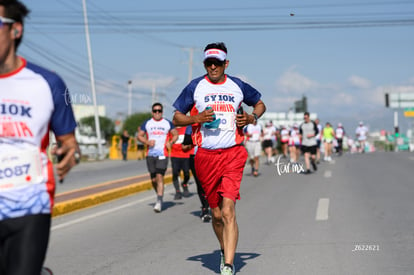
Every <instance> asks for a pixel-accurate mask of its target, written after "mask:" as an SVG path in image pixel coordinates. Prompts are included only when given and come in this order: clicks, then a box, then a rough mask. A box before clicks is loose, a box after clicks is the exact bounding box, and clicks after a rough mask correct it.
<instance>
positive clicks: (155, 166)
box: [147, 157, 168, 178]
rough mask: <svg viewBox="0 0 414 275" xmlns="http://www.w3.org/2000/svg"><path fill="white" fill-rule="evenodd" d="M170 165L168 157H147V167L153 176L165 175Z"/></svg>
mask: <svg viewBox="0 0 414 275" xmlns="http://www.w3.org/2000/svg"><path fill="white" fill-rule="evenodd" d="M167 167H168V158H167V157H165V158H164V159H160V157H147V168H148V172H149V173H150V175H151V178H155V175H156V174H161V175H163V176H164V175H165V171H166V170H167Z"/></svg>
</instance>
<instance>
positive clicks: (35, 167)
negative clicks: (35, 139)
mask: <svg viewBox="0 0 414 275" xmlns="http://www.w3.org/2000/svg"><path fill="white" fill-rule="evenodd" d="M44 180H45V177H44V176H43V174H42V160H41V156H40V151H39V149H38V148H33V149H29V150H16V151H15V152H8V153H0V191H2V190H10V189H13V188H18V187H23V186H26V185H30V184H37V183H42V182H43V181H44Z"/></svg>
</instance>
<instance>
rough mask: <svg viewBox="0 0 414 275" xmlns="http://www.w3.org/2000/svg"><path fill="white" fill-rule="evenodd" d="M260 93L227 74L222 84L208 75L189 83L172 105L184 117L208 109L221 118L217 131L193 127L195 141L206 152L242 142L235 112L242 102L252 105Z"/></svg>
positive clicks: (200, 126) (258, 98)
mask: <svg viewBox="0 0 414 275" xmlns="http://www.w3.org/2000/svg"><path fill="white" fill-rule="evenodd" d="M260 97H261V94H260V93H259V92H258V91H257V90H256V89H254V88H253V87H252V86H250V85H249V84H247V83H245V82H243V81H242V80H240V79H238V78H236V77H232V76H229V75H226V78H225V80H224V82H222V83H212V82H210V81H209V79H208V78H207V76H202V77H199V78H196V79H194V80H192V81H191V82H190V83H189V84H188V85H187V86H186V87H185V88H184V89H183V91H182V92H181V94H180V95H179V96H178V98H177V100H176V101H175V102H174V104H173V106H174V107H175V109H176V110H177V111H179V112H181V113H183V114H187V113H188V112H190V114H191V115H196V114H198V113H201V112H203V111H204V110H205V109H206V108H207V107H208V106H210V107H212V109H213V111H214V113H215V115H216V118H217V119H220V125H219V127H218V128H217V129H209V128H206V127H204V126H203V125H199V124H195V125H193V135H195V138H194V141H195V142H196V145H197V146H200V147H201V148H205V149H219V148H229V147H232V146H234V145H236V144H241V143H242V142H243V140H244V135H243V131H242V129H238V128H237V126H236V112H237V109H238V108H239V107H240V106H241V104H242V102H244V103H245V104H246V105H248V106H253V105H255V104H256V103H257V102H258V101H259V100H260Z"/></svg>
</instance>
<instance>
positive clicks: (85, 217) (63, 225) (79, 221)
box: [51, 196, 154, 231]
mask: <svg viewBox="0 0 414 275" xmlns="http://www.w3.org/2000/svg"><path fill="white" fill-rule="evenodd" d="M151 199H154V196H148V197H146V198H143V199H140V200H138V201H133V202H130V203H127V204H123V205H120V206H118V207H114V208H111V209H108V210H104V211H101V212H97V213H95V214H92V215H88V216H84V217H82V218H79V219H76V220H72V221H69V222H65V223H61V224H58V225H55V226H52V228H51V230H52V231H54V230H57V229H62V228H65V227H68V226H71V225H74V224H77V223H81V222H84V221H87V220H90V219H93V218H97V217H100V216H103V215H106V214H109V213H113V212H115V211H118V210H121V209H124V208H128V207H131V206H133V205H136V204H139V203H143V202H145V201H148V200H151Z"/></svg>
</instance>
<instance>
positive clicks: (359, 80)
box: [348, 75, 371, 89]
mask: <svg viewBox="0 0 414 275" xmlns="http://www.w3.org/2000/svg"><path fill="white" fill-rule="evenodd" d="M348 81H349V83H350V84H351V86H352V87H355V88H359V89H369V88H370V87H371V81H369V80H368V79H365V78H363V77H361V76H357V75H352V76H350V77H349V78H348Z"/></svg>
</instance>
